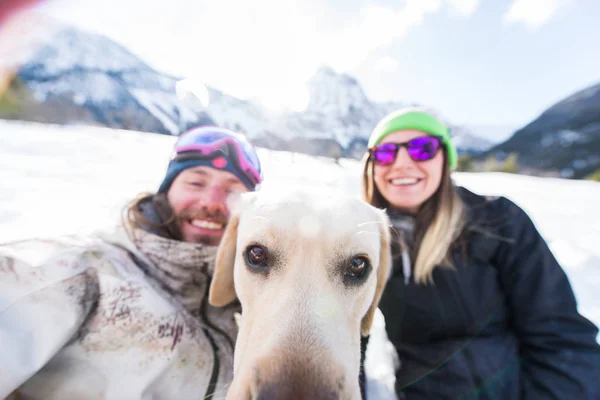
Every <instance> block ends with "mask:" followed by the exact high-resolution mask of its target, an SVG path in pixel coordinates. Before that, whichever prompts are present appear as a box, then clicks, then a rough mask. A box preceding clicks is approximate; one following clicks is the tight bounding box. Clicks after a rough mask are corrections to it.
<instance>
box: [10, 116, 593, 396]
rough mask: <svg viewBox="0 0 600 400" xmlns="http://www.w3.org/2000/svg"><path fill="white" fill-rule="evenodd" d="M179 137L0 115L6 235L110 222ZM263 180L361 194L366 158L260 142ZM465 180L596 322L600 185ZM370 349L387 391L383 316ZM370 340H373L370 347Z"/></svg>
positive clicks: (375, 377) (149, 186)
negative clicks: (536, 233)
mask: <svg viewBox="0 0 600 400" xmlns="http://www.w3.org/2000/svg"><path fill="white" fill-rule="evenodd" d="M174 141H175V137H172V136H168V135H154V134H147V133H141V132H131V131H119V130H110V129H105V128H97V127H82V126H71V127H60V126H51V125H42V124H34V123H22V122H14V121H12V122H9V121H2V120H0V182H2V189H1V190H0V221H2V224H0V242H4V241H11V240H19V239H24V238H27V237H31V236H33V235H38V236H49V235H56V234H71V233H82V234H83V233H89V232H91V231H93V230H96V229H109V228H110V227H111V226H113V224H115V223H116V222H117V221H118V218H119V216H120V212H121V210H122V207H123V206H124V205H125V204H126V202H127V201H128V200H131V199H132V198H133V197H134V196H135V195H137V194H138V193H140V192H152V191H156V189H157V188H158V186H159V184H160V181H161V179H162V177H163V174H164V172H165V170H166V167H167V163H168V159H169V156H170V154H171V146H172V145H173V143H174ZM259 155H260V157H261V159H262V160H263V167H264V175H265V178H266V181H265V184H264V186H265V187H267V185H268V186H271V185H277V186H281V188H283V190H285V189H286V187H287V188H291V187H295V186H296V187H297V186H302V187H305V188H307V189H311V188H312V190H318V189H319V188H337V189H340V190H344V191H347V192H349V193H352V194H355V195H359V192H360V187H359V182H360V179H359V178H360V173H361V170H360V165H359V163H358V162H357V161H353V160H346V159H342V160H341V161H340V165H337V164H335V163H334V162H333V161H332V160H330V159H326V158H319V157H312V156H308V155H303V154H297V153H289V152H278V151H270V150H266V149H259ZM454 179H455V180H456V182H457V183H458V184H460V185H464V186H466V187H468V188H469V189H471V190H474V191H476V192H478V193H481V194H489V195H504V196H506V197H508V198H510V199H511V200H513V201H515V202H516V203H517V204H519V205H520V206H521V207H522V208H523V209H524V210H525V211H526V212H527V213H528V214H529V215H530V217H531V219H532V220H533V221H534V223H535V224H536V226H537V227H538V229H539V230H540V232H541V233H542V235H543V236H544V238H545V239H546V240H547V241H548V243H549V246H550V248H551V250H552V251H553V252H554V254H555V256H556V257H557V259H558V260H559V262H560V263H561V265H562V266H563V267H564V269H565V271H566V273H567V275H568V277H569V279H570V281H571V283H572V285H573V289H574V291H575V294H576V297H577V299H578V302H579V307H580V311H581V313H582V314H583V315H585V316H586V317H588V318H589V319H591V320H592V321H593V322H594V323H595V324H597V325H599V324H600V297H599V295H597V294H596V292H598V288H600V246H598V243H600V209H599V208H598V199H600V184H598V183H596V182H587V181H570V180H563V179H554V178H534V177H527V176H519V175H509V174H502V173H480V174H476V173H456V174H455V175H454ZM372 335H373V336H372V339H371V342H370V346H369V350H368V354H367V371H369V382H371V384H370V385H369V391H370V392H371V394H373V396H375V395H376V396H377V397H371V398H380V399H385V398H390V397H388V395H389V394H390V393H392V388H393V370H394V367H393V365H394V364H393V360H392V358H391V357H390V355H391V354H393V351H392V348H391V347H390V344H389V342H387V341H386V337H385V331H384V321H383V318H382V316H381V315H380V314H377V316H376V319H375V324H374V331H373V333H372ZM371 344H373V345H371Z"/></svg>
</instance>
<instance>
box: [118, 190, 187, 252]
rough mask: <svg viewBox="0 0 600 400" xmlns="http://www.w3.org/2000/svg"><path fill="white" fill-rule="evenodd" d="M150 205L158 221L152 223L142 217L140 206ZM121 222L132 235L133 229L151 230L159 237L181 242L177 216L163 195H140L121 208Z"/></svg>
mask: <svg viewBox="0 0 600 400" xmlns="http://www.w3.org/2000/svg"><path fill="white" fill-rule="evenodd" d="M145 202H150V203H152V206H153V207H154V210H155V211H156V213H157V214H158V216H159V219H160V221H153V220H150V219H148V217H147V216H146V215H144V211H143V210H142V207H141V204H142V203H145ZM121 222H122V224H123V226H124V227H125V229H126V230H127V231H128V232H129V233H130V234H132V233H133V231H134V230H135V229H142V230H152V231H154V232H155V233H157V234H158V235H160V236H163V237H166V238H170V239H175V240H181V232H180V230H179V226H178V225H177V216H176V215H175V213H174V212H173V210H172V209H171V206H170V205H169V202H168V200H167V197H166V194H164V193H157V194H154V193H140V194H139V195H138V196H136V197H135V198H134V199H133V200H131V201H130V202H128V203H127V204H126V205H125V207H124V208H123V213H122V214H121Z"/></svg>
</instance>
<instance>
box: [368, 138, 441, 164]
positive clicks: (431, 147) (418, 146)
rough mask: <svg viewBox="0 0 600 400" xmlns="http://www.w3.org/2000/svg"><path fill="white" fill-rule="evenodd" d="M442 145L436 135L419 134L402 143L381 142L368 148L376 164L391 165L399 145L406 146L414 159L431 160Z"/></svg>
mask: <svg viewBox="0 0 600 400" xmlns="http://www.w3.org/2000/svg"><path fill="white" fill-rule="evenodd" d="M443 145H444V143H443V141H442V138H440V137H438V136H420V137H416V138H414V139H411V140H409V141H408V142H404V143H382V144H379V145H377V146H373V147H371V148H370V149H369V153H370V154H371V158H372V159H373V162H375V164H378V165H391V164H393V163H394V161H395V160H396V156H397V155H398V151H399V150H400V148H401V147H406V151H407V152H408V155H409V156H410V158H412V159H413V160H414V161H427V160H431V159H432V158H433V157H435V155H436V154H437V152H438V150H439V149H440V147H442V146H443Z"/></svg>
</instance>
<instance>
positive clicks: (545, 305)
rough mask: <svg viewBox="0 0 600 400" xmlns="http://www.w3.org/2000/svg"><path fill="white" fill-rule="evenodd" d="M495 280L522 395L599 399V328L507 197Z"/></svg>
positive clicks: (537, 235) (535, 232)
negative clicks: (516, 351) (504, 304)
mask: <svg viewBox="0 0 600 400" xmlns="http://www.w3.org/2000/svg"><path fill="white" fill-rule="evenodd" d="M501 201H504V202H505V204H504V206H505V208H504V207H503V208H504V210H503V211H504V216H505V217H506V219H505V221H506V223H505V224H504V225H503V228H502V230H501V235H502V236H504V237H505V238H507V239H508V241H506V242H503V244H502V245H501V246H500V249H499V251H498V255H497V256H498V260H497V262H498V267H499V270H500V279H501V281H502V285H503V287H504V289H505V290H506V294H507V298H508V302H509V307H510V310H511V323H512V325H513V328H514V329H515V331H516V334H517V336H518V338H519V343H520V344H519V347H520V357H521V372H522V375H521V383H520V386H521V388H520V390H521V398H522V399H581V400H583V399H598V398H599V397H598V396H600V379H599V378H600V346H599V345H598V342H597V339H596V336H597V334H598V328H597V327H596V326H595V325H594V324H593V323H591V322H590V321H589V320H587V319H586V318H584V317H583V316H582V315H580V314H579V312H578V310H577V302H576V299H575V296H574V293H573V290H572V288H571V285H570V283H569V280H568V278H567V276H566V274H565V272H564V270H563V269H562V268H561V266H560V265H559V264H558V262H557V260H556V259H555V257H554V256H553V254H552V252H551V251H550V249H549V247H548V245H547V244H546V242H545V241H544V239H543V238H542V236H541V235H540V233H539V232H538V230H537V229H536V227H535V225H534V224H533V222H532V220H531V219H530V218H529V216H528V215H527V214H526V213H525V212H524V211H523V210H522V209H521V208H519V207H518V206H517V205H515V204H514V203H512V202H511V201H509V200H507V199H501Z"/></svg>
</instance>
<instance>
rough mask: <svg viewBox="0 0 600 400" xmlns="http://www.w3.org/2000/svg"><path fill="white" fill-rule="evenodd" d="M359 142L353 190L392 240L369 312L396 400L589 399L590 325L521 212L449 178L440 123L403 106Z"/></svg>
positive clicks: (594, 373)
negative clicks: (383, 216) (384, 216)
mask: <svg viewBox="0 0 600 400" xmlns="http://www.w3.org/2000/svg"><path fill="white" fill-rule="evenodd" d="M368 147H369V151H368V154H366V155H365V159H364V174H363V195H364V198H365V199H366V200H367V201H368V202H369V203H371V204H373V205H374V206H377V207H380V208H386V209H387V210H388V213H389V215H390V218H391V220H392V223H393V228H392V232H393V235H394V237H395V244H394V270H393V274H392V276H391V278H390V281H389V283H388V285H387V287H386V290H385V292H384V294H383V297H382V300H381V303H380V309H381V311H382V313H383V315H384V316H385V320H386V329H387V334H388V337H389V339H390V341H391V342H392V343H393V344H394V347H395V348H396V350H397V353H398V356H399V358H400V368H399V370H398V371H397V372H396V391H397V393H398V396H399V398H407V399H409V400H415V399H458V398H460V399H471V398H482V399H598V398H600V397H599V396H600V385H599V382H600V347H599V345H598V343H597V342H596V335H597V333H598V329H597V328H596V327H595V326H594V325H593V324H592V323H591V322H590V321H588V320H587V319H585V318H584V317H583V316H581V315H580V314H579V313H578V312H577V303H576V300H575V297H574V294H573V290H572V289H571V286H570V284H569V281H568V279H567V276H566V275H565V273H564V271H563V270H562V268H561V267H560V265H559V264H558V263H557V261H556V259H555V258H554V257H553V255H552V253H551V252H550V250H549V248H548V246H547V244H546V243H545V242H544V240H543V239H542V237H541V236H540V234H539V233H538V231H537V230H536V227H535V226H534V224H533V223H532V221H531V220H530V218H529V217H528V216H527V215H526V214H525V212H524V211H523V210H521V209H520V208H519V207H518V206H517V205H515V204H514V203H513V202H511V201H510V200H508V199H506V198H504V197H501V198H496V199H490V198H486V197H483V196H480V195H477V194H475V193H472V192H470V191H468V190H466V189H465V188H462V187H457V186H455V185H454V184H453V182H452V181H451V178H450V171H451V170H452V169H453V168H454V167H455V165H456V160H457V154H456V149H455V147H454V146H453V145H452V142H451V140H450V136H449V131H448V128H447V127H446V126H444V124H443V123H442V122H440V120H439V119H437V118H436V117H435V116H434V115H432V114H430V113H428V112H426V111H424V110H420V109H414V108H409V109H403V110H400V111H397V112H394V113H392V114H390V115H388V116H387V117H385V118H384V119H383V120H382V121H381V122H380V123H379V124H378V125H377V126H376V127H375V129H374V130H373V132H372V134H371V137H370V139H369V144H368ZM365 345H366V344H365Z"/></svg>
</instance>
